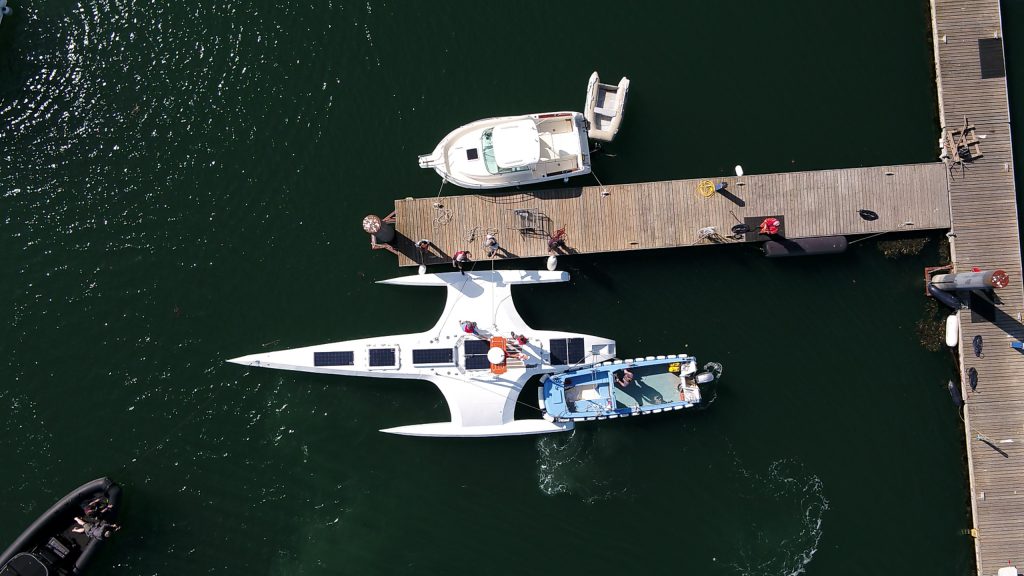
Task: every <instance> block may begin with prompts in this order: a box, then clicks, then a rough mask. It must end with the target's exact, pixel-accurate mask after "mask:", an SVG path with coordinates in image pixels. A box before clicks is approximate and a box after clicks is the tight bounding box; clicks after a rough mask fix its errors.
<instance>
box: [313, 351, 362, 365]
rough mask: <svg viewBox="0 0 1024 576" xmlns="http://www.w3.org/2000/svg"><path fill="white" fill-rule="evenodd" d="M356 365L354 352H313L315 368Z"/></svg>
mask: <svg viewBox="0 0 1024 576" xmlns="http://www.w3.org/2000/svg"><path fill="white" fill-rule="evenodd" d="M355 363H356V357H355V353H354V352H313V366H351V365H353V364H355Z"/></svg>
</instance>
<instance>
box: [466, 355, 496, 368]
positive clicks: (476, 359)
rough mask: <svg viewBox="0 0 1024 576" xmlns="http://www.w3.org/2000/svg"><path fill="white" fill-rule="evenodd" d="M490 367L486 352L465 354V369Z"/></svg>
mask: <svg viewBox="0 0 1024 576" xmlns="http://www.w3.org/2000/svg"><path fill="white" fill-rule="evenodd" d="M490 367H491V361H490V360H488V359H487V355H486V354H474V355H472V356H466V370H487V369H488V368H490Z"/></svg>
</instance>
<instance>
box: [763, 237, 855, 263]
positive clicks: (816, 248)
mask: <svg viewBox="0 0 1024 576" xmlns="http://www.w3.org/2000/svg"><path fill="white" fill-rule="evenodd" d="M846 245H847V243H846V236H818V237H815V238H798V239H795V240H790V239H789V238H779V239H774V240H768V241H767V242H765V243H764V255H765V256H767V257H769V258H783V257H787V256H815V255H818V254H839V253H841V252H845V251H846Z"/></svg>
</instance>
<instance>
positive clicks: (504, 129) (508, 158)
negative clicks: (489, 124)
mask: <svg viewBox="0 0 1024 576" xmlns="http://www.w3.org/2000/svg"><path fill="white" fill-rule="evenodd" d="M492 138H493V140H492V142H493V145H494V160H495V162H497V164H498V167H499V168H518V167H520V166H529V165H531V164H536V163H537V162H538V161H539V160H540V136H539V135H538V134H537V124H536V123H534V121H533V120H516V121H515V122H506V123H504V124H498V125H497V126H495V127H494V132H493V134H492Z"/></svg>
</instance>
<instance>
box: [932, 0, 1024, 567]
mask: <svg viewBox="0 0 1024 576" xmlns="http://www.w3.org/2000/svg"><path fill="white" fill-rule="evenodd" d="M931 7H932V31H933V35H934V47H935V69H936V81H937V83H938V95H939V121H940V122H941V124H942V130H943V134H942V143H943V148H944V149H945V150H944V156H945V157H946V161H947V162H948V163H949V169H950V171H949V174H950V178H949V197H950V213H951V217H952V221H953V229H952V234H953V235H955V236H953V237H951V239H950V247H951V253H952V257H953V265H954V271H955V272H970V271H971V269H972V268H979V269H982V270H990V269H1002V270H1005V271H1006V273H1007V274H1008V275H1009V278H1010V284H1009V286H1007V287H1006V288H1002V289H999V290H997V291H995V292H994V293H993V292H990V293H988V294H987V295H986V294H980V293H976V292H972V293H970V296H969V302H968V304H969V306H970V308H968V309H964V310H961V311H960V313H959V318H960V338H959V340H960V343H959V347H960V357H961V358H962V361H961V382H962V383H963V384H962V386H961V394H962V395H963V398H964V400H965V401H966V404H965V406H964V421H965V431H966V442H967V455H968V467H969V471H970V480H971V494H970V497H971V504H972V513H973V520H974V534H975V536H976V539H975V550H976V554H977V563H978V574H985V575H987V574H995V573H996V571H997V570H999V568H1001V567H1004V566H1006V565H1007V563H1008V562H1009V563H1012V564H1016V566H1017V567H1018V568H1020V567H1021V565H1022V564H1024V354H1022V352H1021V351H1020V350H1017V349H1014V348H1013V347H1012V345H1013V344H1014V343H1016V342H1020V341H1022V340H1024V325H1022V324H1021V313H1022V311H1024V291H1022V289H1021V285H1022V281H1024V276H1022V275H1021V256H1020V236H1019V232H1018V227H1017V226H1018V224H1017V200H1016V190H1015V188H1014V181H1013V157H1012V154H1011V141H1010V115H1009V109H1008V100H1007V91H1006V78H1005V75H1006V74H1005V72H1006V68H1005V61H1004V57H1003V33H1002V26H1001V20H1000V12H999V2H998V0H971V1H970V2H963V1H960V0H932V2H931ZM961 294H964V293H961ZM993 295H994V296H993ZM978 337H980V338H978ZM976 338H978V340H977V342H978V343H979V344H980V350H977V352H976V348H975V346H974V342H975V339H976ZM972 381H973V383H974V384H975V386H974V387H973V389H972V386H971V383H972Z"/></svg>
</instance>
